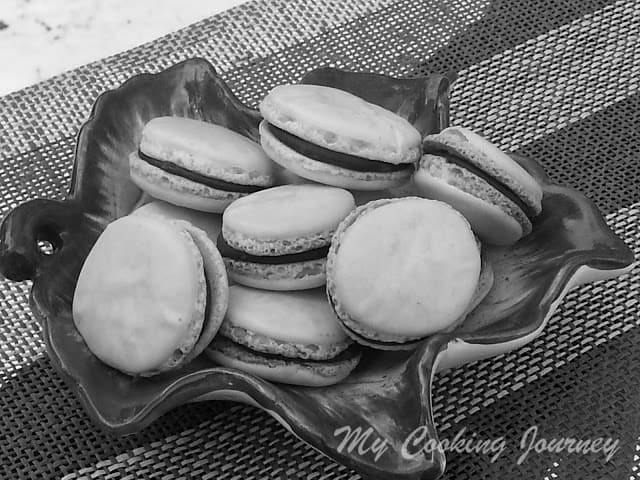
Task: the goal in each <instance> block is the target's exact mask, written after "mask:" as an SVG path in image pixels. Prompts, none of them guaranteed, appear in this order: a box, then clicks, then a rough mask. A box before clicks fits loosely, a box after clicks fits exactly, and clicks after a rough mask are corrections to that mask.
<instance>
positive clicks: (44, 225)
mask: <svg viewBox="0 0 640 480" xmlns="http://www.w3.org/2000/svg"><path fill="white" fill-rule="evenodd" d="M99 231H100V229H99V228H98V225H97V224H96V223H95V222H94V221H92V220H91V219H90V218H88V217H87V216H86V215H85V214H84V213H83V211H82V209H81V208H80V207H79V206H78V205H77V204H76V203H75V202H73V201H60V200H48V199H35V200H30V201H27V202H25V203H23V204H21V205H19V206H18V207H16V208H14V209H13V210H12V211H11V212H9V214H8V215H7V216H6V217H5V219H4V220H3V222H2V225H0V273H1V274H2V275H3V276H5V277H6V278H8V279H10V280H14V281H22V280H35V279H37V278H42V277H52V278H51V279H52V280H53V282H52V284H54V285H57V286H58V288H55V289H52V292H51V294H52V295H56V296H58V297H59V298H58V300H70V298H69V297H70V294H72V292H73V290H74V288H73V287H72V288H68V287H70V286H73V285H75V281H76V279H77V276H78V274H79V272H80V268H81V266H82V264H81V261H82V259H84V258H85V257H86V256H87V254H88V253H89V252H88V251H89V249H90V248H91V246H93V244H94V243H95V240H96V239H97V237H98V232H99ZM63 266H64V267H63ZM69 283H70V284H71V285H69ZM61 292H68V293H66V294H64V295H63V294H62V293H61ZM60 295H62V297H60Z"/></svg>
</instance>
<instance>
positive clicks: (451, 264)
mask: <svg viewBox="0 0 640 480" xmlns="http://www.w3.org/2000/svg"><path fill="white" fill-rule="evenodd" d="M492 284H493V276H492V272H491V270H490V267H489V265H487V264H486V262H482V260H481V255H480V244H479V243H478V241H477V239H476V237H475V235H474V233H473V231H472V230H471V227H470V226H469V223H468V222H467V220H466V219H465V218H464V216H463V215H462V214H460V213H459V212H458V211H456V210H455V209H453V208H452V207H450V206H449V205H447V204H445V203H443V202H440V201H436V200H428V199H423V198H418V197H406V198H395V199H383V200H377V201H373V202H370V203H368V204H366V205H363V206H360V207H358V208H357V209H355V210H354V211H353V212H352V213H351V214H350V215H349V216H348V217H347V218H346V219H345V220H344V221H343V222H342V223H341V224H340V227H339V228H338V230H337V231H336V234H335V235H334V237H333V241H332V243H331V249H330V251H329V256H328V262H327V293H328V296H329V299H330V301H331V304H332V305H333V308H334V310H335V312H336V315H337V316H338V318H339V319H340V322H341V324H342V325H343V327H344V329H345V331H346V332H347V333H348V334H349V336H351V337H352V338H353V339H354V340H355V341H356V342H358V343H361V344H364V345H367V346H370V347H373V348H378V349H388V350H391V349H410V348H414V347H415V344H416V342H417V341H419V340H421V339H423V338H424V337H427V336H429V335H432V334H435V333H437V332H442V331H446V330H450V329H451V328H454V327H455V326H456V325H457V324H458V322H460V321H461V320H462V319H464V317H465V315H466V314H467V313H468V312H469V311H470V310H471V309H472V308H473V307H474V306H475V305H477V304H478V303H479V301H481V300H482V298H483V297H484V296H485V295H486V294H487V293H488V291H489V289H490V288H491V286H492Z"/></svg>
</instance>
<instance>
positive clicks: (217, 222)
mask: <svg viewBox="0 0 640 480" xmlns="http://www.w3.org/2000/svg"><path fill="white" fill-rule="evenodd" d="M131 215H144V216H150V217H156V218H160V219H163V220H165V221H171V220H184V221H186V222H189V223H191V224H192V225H194V226H195V227H197V228H199V229H200V230H204V231H205V232H206V234H207V236H208V237H209V238H210V239H211V240H213V241H214V242H215V241H216V240H217V238H218V235H220V232H221V231H222V215H220V214H217V213H206V212H200V211H197V210H193V209H191V208H185V207H179V206H178V205H173V204H171V203H168V202H164V201H162V200H152V201H151V202H149V203H146V204H144V205H142V206H141V207H139V208H137V209H136V210H134V211H133V212H131Z"/></svg>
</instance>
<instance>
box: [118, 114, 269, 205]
mask: <svg viewBox="0 0 640 480" xmlns="http://www.w3.org/2000/svg"><path fill="white" fill-rule="evenodd" d="M129 165H130V170H131V179H132V180H133V182H134V183H136V184H137V185H138V186H139V187H140V188H141V189H142V190H144V191H145V192H147V193H148V194H149V195H151V196H152V197H154V198H158V199H161V200H165V201H167V202H169V203H172V204H175V205H179V206H183V207H188V208H191V209H194V210H202V211H205V212H217V213H222V212H223V211H224V209H225V208H226V207H227V205H229V204H230V203H231V202H233V201H234V200H236V199H238V198H240V197H243V196H245V195H248V194H249V193H252V192H256V191H258V190H262V189H264V188H267V187H270V186H272V185H274V183H275V177H274V171H273V163H272V162H271V160H270V159H269V158H268V157H267V156H266V155H265V153H264V151H263V150H262V148H260V146H259V145H258V144H257V143H255V142H252V141H251V140H249V139H248V138H246V137H244V136H242V135H240V134H238V133H236V132H234V131H232V130H229V129H227V128H224V127H221V126H219V125H214V124H212V123H207V122H203V121H199V120H193V119H189V118H181V117H158V118H154V119H152V120H150V121H149V122H148V123H147V124H146V125H145V127H144V129H143V131H142V138H141V140H140V146H139V149H138V151H136V152H133V153H131V155H130V157H129Z"/></svg>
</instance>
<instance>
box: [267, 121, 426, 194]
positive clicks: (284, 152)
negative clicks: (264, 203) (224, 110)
mask: <svg viewBox="0 0 640 480" xmlns="http://www.w3.org/2000/svg"><path fill="white" fill-rule="evenodd" d="M260 143H261V145H262V148H264V151H265V152H266V153H267V155H269V157H271V159H273V161H274V162H276V163H278V164H279V165H281V166H283V167H285V168H287V169H289V170H291V171H292V172H293V173H294V174H295V175H298V176H300V177H303V178H306V179H308V180H312V181H314V182H318V183H324V184H325V185H333V186H335V187H341V188H347V189H353V190H384V189H385V188H391V187H396V186H399V185H402V184H403V183H405V182H406V181H407V180H409V178H410V177H411V175H412V173H413V170H412V169H409V168H407V170H402V171H398V172H386V173H383V172H357V171H355V170H349V169H346V168H342V167H338V166H335V165H329V164H328V163H324V162H319V161H316V160H312V159H311V158H308V157H305V156H304V155H301V154H299V153H298V152H296V151H295V150H292V149H291V148H289V147H287V146H286V145H284V144H283V143H282V142H280V141H279V140H278V139H277V138H275V137H274V136H273V135H272V134H271V132H269V127H268V125H267V123H266V122H265V121H263V122H261V123H260Z"/></svg>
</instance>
